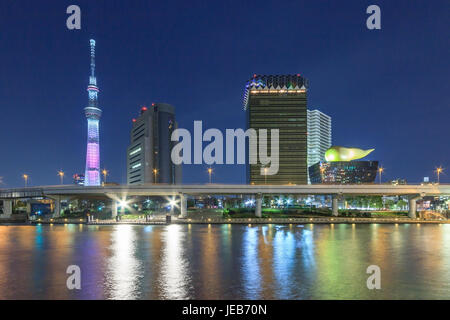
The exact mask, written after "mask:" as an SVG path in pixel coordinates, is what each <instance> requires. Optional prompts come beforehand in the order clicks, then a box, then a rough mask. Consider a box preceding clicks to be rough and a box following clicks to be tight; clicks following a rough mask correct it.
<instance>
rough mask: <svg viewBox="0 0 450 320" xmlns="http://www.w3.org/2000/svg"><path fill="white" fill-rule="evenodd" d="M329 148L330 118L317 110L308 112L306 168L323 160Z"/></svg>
mask: <svg viewBox="0 0 450 320" xmlns="http://www.w3.org/2000/svg"><path fill="white" fill-rule="evenodd" d="M330 147H331V117H330V116H327V115H326V114H325V113H323V112H320V111H319V110H308V168H309V167H310V166H312V165H313V164H316V163H317V162H320V161H324V160H325V152H326V151H327V150H328V149H329V148H330Z"/></svg>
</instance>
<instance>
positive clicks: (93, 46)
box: [89, 39, 96, 85]
mask: <svg viewBox="0 0 450 320" xmlns="http://www.w3.org/2000/svg"><path fill="white" fill-rule="evenodd" d="M90 44H91V79H90V80H93V79H94V80H95V40H94V39H91V40H90ZM89 83H90V84H94V85H95V84H96V83H92V82H91V81H90V82H89Z"/></svg>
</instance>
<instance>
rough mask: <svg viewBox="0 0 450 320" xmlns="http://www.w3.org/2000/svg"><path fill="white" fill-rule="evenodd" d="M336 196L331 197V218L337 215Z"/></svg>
mask: <svg viewBox="0 0 450 320" xmlns="http://www.w3.org/2000/svg"><path fill="white" fill-rule="evenodd" d="M338 200H339V199H338V196H337V195H333V196H332V200H331V211H332V213H333V216H335V217H337V216H338V215H339V203H338Z"/></svg>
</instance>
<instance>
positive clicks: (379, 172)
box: [378, 167, 384, 184]
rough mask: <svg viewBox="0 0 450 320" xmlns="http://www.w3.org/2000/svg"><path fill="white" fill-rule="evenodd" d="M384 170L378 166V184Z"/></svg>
mask: <svg viewBox="0 0 450 320" xmlns="http://www.w3.org/2000/svg"><path fill="white" fill-rule="evenodd" d="M383 172H384V168H383V167H379V168H378V176H379V177H380V184H381V174H382V173H383Z"/></svg>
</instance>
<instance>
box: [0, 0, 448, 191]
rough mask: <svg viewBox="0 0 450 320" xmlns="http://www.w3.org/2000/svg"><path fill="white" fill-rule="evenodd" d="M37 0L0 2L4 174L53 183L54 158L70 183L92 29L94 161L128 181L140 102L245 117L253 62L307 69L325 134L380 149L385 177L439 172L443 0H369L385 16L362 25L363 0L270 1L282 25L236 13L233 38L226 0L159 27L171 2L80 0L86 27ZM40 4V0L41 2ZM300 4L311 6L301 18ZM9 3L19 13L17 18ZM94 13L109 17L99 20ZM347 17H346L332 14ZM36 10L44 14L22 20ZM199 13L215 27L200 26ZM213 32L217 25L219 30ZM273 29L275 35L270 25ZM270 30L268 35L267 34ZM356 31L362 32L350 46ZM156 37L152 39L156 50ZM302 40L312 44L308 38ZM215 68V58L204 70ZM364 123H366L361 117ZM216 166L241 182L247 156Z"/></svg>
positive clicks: (262, 70) (200, 175)
mask: <svg viewBox="0 0 450 320" xmlns="http://www.w3.org/2000/svg"><path fill="white" fill-rule="evenodd" d="M44 3H47V4H44V5H42V4H39V7H40V9H39V10H38V11H39V13H40V14H42V15H43V17H40V18H39V19H38V17H37V16H36V15H31V14H30V13H29V12H28V11H30V12H32V11H33V9H32V7H33V6H36V5H35V4H31V5H28V6H27V10H28V11H25V10H22V9H23V8H24V6H23V5H20V4H14V5H12V4H10V7H7V6H5V4H4V3H2V4H1V5H0V8H1V10H0V11H1V12H3V13H5V12H6V14H5V15H6V16H5V18H4V19H0V20H1V21H2V22H1V23H2V25H1V27H2V28H3V29H4V30H14V31H13V32H11V33H10V34H9V33H5V34H2V36H1V41H2V42H3V43H4V45H5V44H8V46H9V47H10V50H8V51H7V52H6V51H2V52H1V53H0V55H1V56H2V59H0V60H1V62H0V68H1V69H2V70H4V71H3V72H2V74H1V76H0V84H1V85H0V105H2V106H3V108H2V110H3V112H4V116H5V119H20V123H21V124H22V126H17V122H16V121H5V120H4V121H3V124H2V126H1V129H0V130H1V135H2V137H8V139H4V140H3V143H2V149H3V150H5V151H8V152H9V156H7V157H6V158H5V157H2V160H1V166H0V177H3V181H4V184H3V185H1V186H0V187H1V188H3V187H15V186H23V179H22V174H24V173H26V174H28V175H29V179H30V180H29V181H28V184H29V185H30V186H32V185H50V184H58V183H59V176H58V174H57V172H58V170H61V169H62V170H63V171H64V172H65V173H66V180H65V182H66V184H67V183H68V182H69V181H68V179H71V176H72V175H73V174H74V173H83V172H84V160H85V159H84V155H85V149H84V148H85V142H86V137H85V134H84V135H83V132H86V124H85V119H84V115H83V109H84V107H86V99H85V97H86V95H85V93H84V89H85V87H86V85H87V79H86V78H87V77H86V74H87V72H88V70H89V69H88V68H89V65H88V63H87V59H88V53H87V50H86V47H87V43H88V41H89V39H90V38H91V37H92V38H94V39H96V41H97V42H98V45H99V48H98V50H97V56H98V61H99V63H98V64H97V70H98V74H99V75H100V80H99V81H101V83H102V103H101V105H102V109H103V111H104V114H103V117H102V124H101V126H100V136H101V145H102V149H101V159H102V165H101V168H102V169H103V168H106V169H108V171H109V173H110V175H109V176H108V181H109V182H118V183H125V182H126V148H127V146H128V143H129V141H128V139H129V136H128V133H129V131H130V129H131V126H132V122H131V121H132V118H134V117H136V116H137V110H138V109H139V108H140V106H142V105H144V104H145V105H150V104H151V103H152V102H166V103H170V104H172V105H174V106H175V108H176V116H177V121H178V122H179V127H180V128H186V129H188V130H192V127H193V122H194V120H202V121H203V122H204V124H205V129H206V128H213V127H214V128H219V129H221V130H223V131H224V130H225V129H226V128H245V112H244V111H243V110H242V94H243V91H244V85H245V82H246V79H248V78H249V77H250V76H251V75H252V74H254V73H256V74H269V73H278V74H282V73H300V74H302V75H305V77H306V78H308V79H309V81H310V89H309V96H308V102H309V104H308V109H319V110H321V111H323V112H324V113H326V114H328V115H330V116H331V117H332V118H333V144H334V145H343V146H348V147H361V148H363V149H366V148H369V147H372V146H374V147H375V149H376V150H375V151H374V153H373V156H371V159H372V160H379V161H380V164H381V165H382V166H383V167H384V168H385V169H386V171H385V172H383V180H384V181H387V180H392V179H396V178H406V179H407V181H408V182H419V181H421V180H422V179H423V177H424V176H429V177H430V180H431V181H435V180H436V174H435V173H433V170H435V168H436V167H438V166H443V167H444V168H446V167H448V165H449V159H450V150H449V149H448V147H447V148H446V147H445V144H446V142H445V140H444V141H442V140H441V139H442V138H443V137H444V138H445V137H446V136H448V134H446V131H445V129H446V128H445V125H446V119H448V115H450V114H449V111H448V106H447V105H446V104H445V101H444V99H445V97H446V96H445V93H446V92H447V91H448V89H450V88H449V85H448V81H447V80H446V77H445V76H446V74H448V70H449V62H448V59H445V53H446V52H448V49H449V44H448V43H444V42H439V40H440V39H439V38H438V37H437V36H436V38H433V37H431V36H430V35H435V34H436V32H437V30H439V31H442V30H444V29H443V28H444V23H445V21H444V20H445V14H444V12H447V11H448V10H447V11H446V10H445V8H447V7H448V6H449V5H448V4H446V3H444V2H442V3H440V5H441V6H442V7H441V10H439V6H435V7H434V8H431V6H427V5H426V4H415V7H414V8H410V7H409V6H407V4H406V3H407V2H406V1H399V3H398V4H396V5H392V4H389V3H388V2H386V1H378V3H379V4H380V6H381V7H382V10H383V18H382V19H383V29H382V30H381V31H375V32H372V31H368V30H367V29H365V28H364V21H365V18H366V15H365V14H364V9H365V7H367V4H366V3H365V2H364V3H357V2H355V1H353V2H350V3H346V4H344V5H342V6H339V7H338V6H337V5H336V4H333V3H332V2H331V1H328V2H327V1H325V2H323V3H321V4H313V5H311V7H310V8H302V10H294V9H295V8H298V7H300V6H301V3H300V4H287V7H286V8H277V10H278V11H275V12H277V13H278V12H279V13H280V15H281V13H283V14H284V15H285V17H286V18H285V19H284V20H281V19H277V20H276V21H277V22H278V23H279V25H276V24H275V23H274V24H273V25H271V27H272V28H273V29H269V30H267V31H268V32H260V33H259V32H257V30H256V31H255V30H254V28H249V26H248V25H244V27H243V30H242V31H243V35H242V38H243V39H242V40H241V39H238V38H237V37H234V35H233V33H232V32H228V31H229V30H225V27H223V26H221V25H220V23H221V22H223V19H225V20H226V19H230V16H227V15H226V14H230V12H226V9H227V8H228V7H227V6H226V5H225V4H217V3H216V4H208V5H205V6H206V7H203V8H200V7H198V6H196V4H197V3H193V7H192V8H184V9H185V11H187V13H188V14H187V15H186V16H188V17H191V18H192V14H196V13H197V12H191V11H189V10H193V9H199V8H200V9H203V10H204V9H212V10H215V11H214V13H215V15H214V14H213V15H211V16H210V17H209V16H201V19H198V21H193V20H190V19H187V18H184V17H183V16H182V15H181V14H180V13H179V12H178V10H177V12H176V15H177V16H176V18H173V17H172V18H173V20H170V19H169V20H168V21H167V23H169V24H171V27H172V29H171V28H167V30H166V29H164V30H162V28H158V21H164V20H166V19H167V16H170V12H171V11H170V10H169V8H168V7H167V6H166V4H154V5H152V6H151V9H152V10H148V11H147V12H149V13H148V14H149V16H150V17H151V18H154V19H155V20H146V19H145V17H143V19H142V20H141V19H134V20H133V19H131V17H132V16H136V15H138V13H137V12H140V11H142V10H143V9H145V8H146V7H147V5H146V4H144V3H143V2H140V3H137V4H134V7H131V8H130V7H127V9H129V10H130V11H129V12H128V15H127V14H125V13H124V12H125V11H124V10H123V7H124V6H125V5H123V4H105V5H92V4H89V3H87V2H85V1H80V2H79V5H80V7H81V10H82V14H83V18H82V19H83V20H82V21H83V22H82V29H81V31H69V30H67V29H66V28H65V27H64V21H65V18H66V15H64V12H65V10H64V9H65V8H66V7H67V5H68V2H62V3H61V4H58V5H54V4H52V5H50V2H49V1H47V2H44ZM273 3H275V2H273ZM326 4H329V6H328V8H335V9H338V10H337V11H333V10H327V12H333V15H332V14H330V13H327V12H322V11H321V10H320V9H321V8H323V7H326ZM434 5H436V4H434ZM42 6H44V7H45V6H48V8H47V9H48V10H44V9H43V8H42ZM169 6H170V5H169ZM220 6H223V7H220ZM272 6H273V5H265V6H264V5H263V6H262V7H264V8H258V9H255V8H253V7H252V6H250V5H244V6H243V7H242V8H241V9H242V12H233V14H235V15H233V16H232V19H236V22H238V24H239V26H242V23H243V22H244V21H246V19H247V18H250V20H252V22H256V21H257V20H258V19H257V18H258V17H259V18H260V19H261V18H264V17H266V18H267V17H270V16H271V15H272V14H273V12H272V11H271V10H270V8H272ZM30 7H31V8H30ZM220 9H225V10H223V11H225V12H222V11H220ZM408 9H409V11H408ZM252 10H256V12H255V16H252V15H251V14H250V13H252ZM258 10H259V11H258ZM427 10H428V11H427ZM143 11H144V12H145V10H143ZM219 11H220V12H219ZM291 11H293V12H294V13H292V12H291ZM419 12H426V13H427V14H428V15H426V16H425V18H428V20H427V19H422V18H423V16H422V17H421V19H420V21H421V23H420V24H417V25H413V23H414V21H415V19H417V15H418V14H419ZM225 13H226V14H225ZM308 13H309V14H310V15H311V17H312V16H314V17H316V18H315V19H312V18H311V19H308ZM400 13H401V14H400ZM197 14H198V15H200V13H197ZM246 14H247V15H246ZM18 15H20V16H21V17H22V18H21V19H17V17H18ZM143 15H145V14H144V13H141V14H140V15H139V16H143ZM23 16H25V19H24V17H23ZM45 16H47V18H48V19H46V18H45ZM97 16H101V17H104V18H106V17H107V18H106V20H102V22H99V21H98V20H97V19H96V17H97ZM128 16H129V17H130V19H131V20H129V21H128V24H127V23H125V22H124V21H125V20H127V19H128V18H127V17H128ZM317 16H318V17H319V18H317ZM296 18H300V20H302V22H303V23H304V24H305V25H308V26H310V28H308V30H307V31H306V32H305V31H302V30H297V29H296V30H295V31H297V32H299V34H298V35H297V34H296V33H295V32H293V31H292V27H294V26H295V25H296V24H295V22H296V21H295V19H296ZM343 18H344V22H345V23H344V24H343V25H342V24H339V23H338V22H339V21H341V22H342V20H340V19H343ZM94 19H95V20H94ZM215 19H218V21H215ZM345 19H348V20H345ZM16 20H18V21H16ZM194 20H195V19H194ZM262 20H264V19H262ZM313 20H320V21H313ZM5 21H6V22H5ZM146 22H149V24H150V27H149V26H147V24H146ZM323 22H325V23H323ZM5 23H6V25H3V24H5ZM41 24H42V26H43V27H42V28H33V29H31V28H30V26H33V25H41ZM206 25H208V27H209V28H210V29H208V30H206V29H205V26H206ZM230 25H231V24H229V23H228V24H227V26H228V28H229V29H233V28H237V27H233V26H231V27H230ZM114 26H120V27H123V30H116V32H115V33H111V31H110V30H109V29H110V28H111V27H114ZM336 26H339V28H337V27H336ZM440 26H441V27H442V28H441V29H440ZM145 27H146V28H145ZM183 27H190V28H188V29H187V32H186V33H185V34H184V37H181V38H180V37H177V36H176V29H177V28H183ZM335 27H336V28H335ZM202 28H203V29H202ZM390 28H391V29H390ZM299 29H301V28H300V27H299ZM131 30H133V31H134V32H130V31H131ZM286 30H291V31H290V32H289V31H286ZM190 31H191V32H193V33H192V34H191V33H190ZM234 31H236V30H234ZM195 32H200V35H202V36H203V38H204V39H202V40H204V42H203V43H197V45H193V46H190V45H191V42H190V41H192V40H196V39H197V40H198V37H196V33H195ZM217 32H218V33H219V39H216V38H215V36H216V33H217ZM254 32H256V34H255V33H254ZM291 32H292V33H291ZM310 33H313V35H311V34H310ZM341 33H342V34H341ZM152 34H153V37H152V36H151V35H152ZM25 35H26V36H25ZM44 35H46V36H47V37H46V38H43V36H44ZM168 35H172V36H173V39H172V38H171V37H168ZM274 35H279V38H272V37H273V36H274ZM293 35H295V36H296V37H297V36H298V42H297V43H296V44H297V45H294V44H292V43H290V40H292V36H293ZM405 35H406V38H405ZM265 36H271V39H272V40H274V41H272V43H270V44H268V43H267V44H266V43H264V37H265ZM321 36H322V37H321ZM408 36H409V37H408ZM347 37H348V38H347ZM422 37H423V38H422ZM425 37H426V39H425ZM255 38H256V39H255ZM318 38H324V39H325V40H324V39H318ZM442 38H444V37H442ZM168 39H169V40H168ZM352 40H358V41H359V43H358V47H357V48H356V49H357V50H355V48H353V46H352V43H351V42H352ZM122 43H126V45H125V46H124V45H122ZM230 43H234V46H236V47H237V48H238V49H247V50H248V54H244V55H243V54H242V52H241V51H240V50H238V49H235V48H234V47H232V46H231V44H230ZM155 47H156V48H157V49H156V51H157V52H156V53H153V54H152V48H153V49H154V48H155ZM255 47H256V48H255ZM419 47H420V49H421V50H422V52H425V54H426V55H424V56H422V55H417V54H415V52H414V50H413V49H416V50H417V49H418V48H419ZM214 48H216V49H217V48H218V49H217V51H213V49H214ZM258 48H261V50H257V49H258ZM305 48H307V50H310V51H306V52H305V50H304V49H305ZM382 48H384V49H382ZM387 48H392V49H394V50H395V52H394V51H393V50H391V51H390V50H389V49H387ZM220 49H221V50H222V51H221V50H220ZM314 49H317V50H314ZM330 49H333V51H332V52H331V51H330ZM183 50H185V51H183ZM259 51H261V52H262V54H259V53H260V52H259ZM30 52H33V55H30V54H29V53H30ZM67 52H69V54H67ZM211 53H213V54H211ZM317 56H318V57H317ZM155 60H156V61H155ZM158 60H159V61H158ZM358 62H359V63H358ZM355 65H359V66H361V67H360V68H356V69H359V70H352V68H351V67H352V66H353V67H354V66H355ZM211 69H213V70H218V71H217V72H215V73H212V72H211ZM334 74H339V78H338V79H339V81H336V77H333V76H331V77H330V75H334ZM340 79H342V80H340ZM51 84H53V85H51ZM56 84H57V88H58V89H57V90H55V89H54V88H55V87H56ZM415 88H419V89H420V90H414V89H415ZM378 89H380V90H378ZM36 101H37V102H38V103H37V104H36ZM447 104H448V103H447ZM361 105H365V106H367V107H365V108H361ZM18 106H21V107H18ZM36 106H37V107H36ZM446 107H447V108H446ZM211 110H213V112H210V114H208V113H207V112H208V111H211ZM61 111H64V112H61ZM49 114H50V115H52V116H51V117H49V116H48V115H49ZM386 114H389V118H388V119H385V123H383V121H382V120H383V119H380V118H381V116H379V115H384V117H387V116H386ZM211 115H214V116H213V117H212V116H211ZM55 118H56V120H57V121H55ZM358 119H362V121H363V123H359V121H361V120H359V121H358ZM373 122H375V123H377V125H376V126H374V125H372V124H373ZM367 124H370V125H371V126H370V127H366V125H367ZM390 126H391V127H390ZM9 137H11V138H9ZM42 142H44V143H42ZM405 160H406V161H407V163H405ZM213 168H214V172H215V177H214V179H213V180H214V181H215V182H216V183H219V182H222V183H233V182H234V183H244V182H245V166H244V165H233V166H231V165H228V166H227V165H215V166H213ZM206 169H207V166H206V165H196V166H194V165H191V166H186V165H184V166H183V182H184V183H194V182H198V183H207V182H208V173H207V172H206ZM449 177H450V176H449V175H448V173H447V174H446V173H445V171H444V174H443V175H441V183H448V182H449V181H450V178H449ZM69 183H71V181H70V182H69Z"/></svg>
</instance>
